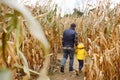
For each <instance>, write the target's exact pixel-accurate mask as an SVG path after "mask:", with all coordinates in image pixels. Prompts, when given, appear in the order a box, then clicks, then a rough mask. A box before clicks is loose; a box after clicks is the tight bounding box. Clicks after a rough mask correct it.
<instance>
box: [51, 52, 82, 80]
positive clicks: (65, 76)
mask: <svg viewBox="0 0 120 80" xmlns="http://www.w3.org/2000/svg"><path fill="white" fill-rule="evenodd" d="M57 57H58V59H59V60H61V59H62V53H60V54H58V56H57ZM68 67H69V59H68V60H67V61H66V66H65V72H64V73H61V72H60V71H57V72H54V73H51V74H49V76H50V80H84V74H83V73H81V74H80V75H79V76H76V73H75V71H72V72H69V71H68ZM74 69H76V70H77V69H78V62H77V60H76V58H74Z"/></svg>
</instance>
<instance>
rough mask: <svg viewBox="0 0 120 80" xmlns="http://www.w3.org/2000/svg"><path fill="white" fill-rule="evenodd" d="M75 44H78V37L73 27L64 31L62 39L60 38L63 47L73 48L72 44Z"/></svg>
mask: <svg viewBox="0 0 120 80" xmlns="http://www.w3.org/2000/svg"><path fill="white" fill-rule="evenodd" d="M77 42H78V36H77V32H76V31H75V29H74V27H70V28H69V29H67V30H65V31H64V33H63V38H62V45H63V47H72V48H73V47H74V44H75V45H77Z"/></svg>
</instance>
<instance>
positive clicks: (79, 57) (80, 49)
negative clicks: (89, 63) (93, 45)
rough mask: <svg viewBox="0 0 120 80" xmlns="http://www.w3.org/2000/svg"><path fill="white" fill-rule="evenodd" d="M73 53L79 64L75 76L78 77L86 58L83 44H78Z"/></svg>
mask: <svg viewBox="0 0 120 80" xmlns="http://www.w3.org/2000/svg"><path fill="white" fill-rule="evenodd" d="M75 52H76V57H77V60H78V62H79V67H78V68H79V69H78V71H76V75H79V74H80V73H81V72H82V71H81V69H82V68H83V65H84V60H85V57H86V56H87V52H86V50H85V47H84V44H83V43H79V44H78V45H77V48H76V50H75Z"/></svg>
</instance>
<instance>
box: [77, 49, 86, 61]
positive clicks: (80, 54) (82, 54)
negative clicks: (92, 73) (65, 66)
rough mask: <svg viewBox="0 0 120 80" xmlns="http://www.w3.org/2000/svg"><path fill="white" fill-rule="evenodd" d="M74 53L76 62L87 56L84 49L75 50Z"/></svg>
mask: <svg viewBox="0 0 120 80" xmlns="http://www.w3.org/2000/svg"><path fill="white" fill-rule="evenodd" d="M75 52H76V57H77V59H78V60H84V58H85V56H87V52H86V50H85V49H84V48H77V49H76V50H75Z"/></svg>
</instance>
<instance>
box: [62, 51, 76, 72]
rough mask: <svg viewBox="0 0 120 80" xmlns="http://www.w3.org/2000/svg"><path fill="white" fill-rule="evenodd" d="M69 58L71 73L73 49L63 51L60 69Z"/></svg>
mask: <svg viewBox="0 0 120 80" xmlns="http://www.w3.org/2000/svg"><path fill="white" fill-rule="evenodd" d="M68 56H69V58H70V61H69V71H73V62H74V49H63V59H62V64H61V67H64V66H65V63H66V60H67V58H68Z"/></svg>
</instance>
